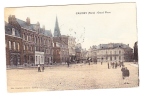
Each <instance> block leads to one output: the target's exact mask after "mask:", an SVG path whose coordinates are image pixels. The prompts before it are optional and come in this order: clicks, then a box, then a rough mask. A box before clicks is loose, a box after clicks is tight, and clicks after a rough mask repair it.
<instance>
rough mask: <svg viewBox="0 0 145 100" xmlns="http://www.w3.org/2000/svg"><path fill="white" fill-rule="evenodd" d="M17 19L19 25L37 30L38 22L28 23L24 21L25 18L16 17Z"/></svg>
mask: <svg viewBox="0 0 145 100" xmlns="http://www.w3.org/2000/svg"><path fill="white" fill-rule="evenodd" d="M16 21H17V22H18V23H19V25H20V26H21V27H24V28H26V29H29V30H32V31H35V30H36V28H35V27H36V24H29V25H28V24H27V23H26V22H25V21H23V20H20V19H18V18H16Z"/></svg>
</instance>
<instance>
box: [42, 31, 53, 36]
mask: <svg viewBox="0 0 145 100" xmlns="http://www.w3.org/2000/svg"><path fill="white" fill-rule="evenodd" d="M44 34H45V35H46V36H50V37H52V33H51V31H50V30H45V33H44Z"/></svg>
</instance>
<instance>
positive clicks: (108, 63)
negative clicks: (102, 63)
mask: <svg viewBox="0 0 145 100" xmlns="http://www.w3.org/2000/svg"><path fill="white" fill-rule="evenodd" d="M108 69H109V61H108Z"/></svg>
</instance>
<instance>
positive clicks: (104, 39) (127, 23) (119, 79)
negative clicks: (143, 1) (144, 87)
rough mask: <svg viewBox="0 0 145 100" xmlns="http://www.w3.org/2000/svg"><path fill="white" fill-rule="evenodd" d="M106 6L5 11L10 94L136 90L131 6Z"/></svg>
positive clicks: (134, 31) (135, 55)
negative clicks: (87, 90) (132, 88)
mask: <svg viewBox="0 0 145 100" xmlns="http://www.w3.org/2000/svg"><path fill="white" fill-rule="evenodd" d="M104 5H106V6H107V8H108V9H105V8H104V7H103V6H102V5H99V6H97V4H96V5H95V4H94V5H88V6H86V5H82V6H78V5H70V6H48V7H47V6H46V7H22V8H21V7H20V8H15V7H14V8H5V51H6V72H7V87H8V88H7V89H8V91H9V92H29V91H34V92H35V91H56V90H84V89H107V88H131V87H137V86H139V66H138V40H137V33H136V30H137V29H136V17H135V14H136V13H135V11H136V9H134V6H135V5H134V3H131V4H123V6H122V5H121V4H119V5H118V6H117V7H116V6H113V7H112V6H110V4H104ZM128 5H129V6H130V7H129V6H128ZM67 8H68V9H67ZM72 8H74V9H72ZM78 8H79V9H80V10H84V11H83V12H90V13H89V14H88V13H85V14H76V12H82V11H77V9H78ZM93 8H96V9H98V11H93V10H94V9H93ZM120 8H121V9H120ZM36 9H37V10H36ZM115 9H118V11H117V12H116V10H115ZM126 9H128V10H126ZM44 11H46V12H48V13H47V14H46V15H44V13H43V12H44ZM32 12H33V13H32ZM63 12H67V13H68V14H67V13H64V14H62V13H63ZM93 12H105V13H102V14H96V13H93ZM118 12H119V13H118ZM22 13H24V14H22ZM120 14H124V15H125V16H122V17H120ZM130 15H132V16H130ZM112 19H114V20H112ZM130 37H131V38H130Z"/></svg>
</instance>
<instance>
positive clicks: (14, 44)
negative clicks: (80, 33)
mask: <svg viewBox="0 0 145 100" xmlns="http://www.w3.org/2000/svg"><path fill="white" fill-rule="evenodd" d="M13 46H14V50H16V43H15V42H13Z"/></svg>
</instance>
